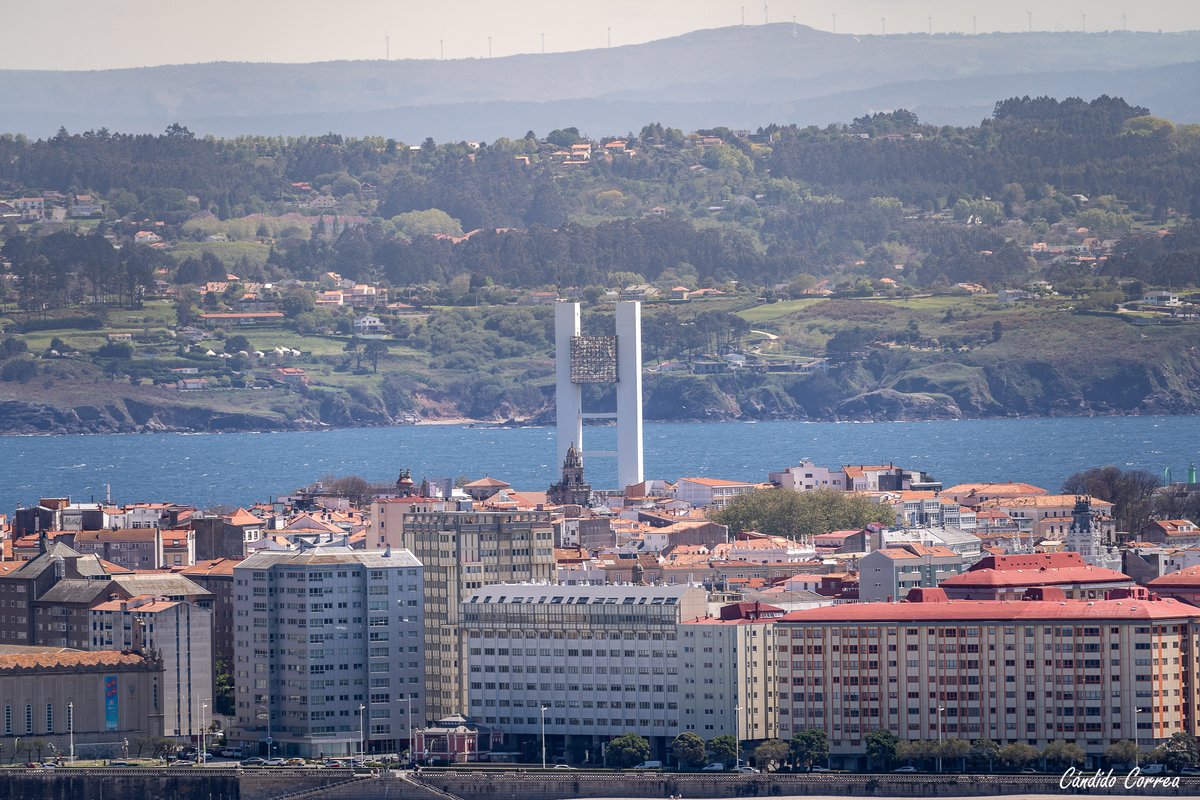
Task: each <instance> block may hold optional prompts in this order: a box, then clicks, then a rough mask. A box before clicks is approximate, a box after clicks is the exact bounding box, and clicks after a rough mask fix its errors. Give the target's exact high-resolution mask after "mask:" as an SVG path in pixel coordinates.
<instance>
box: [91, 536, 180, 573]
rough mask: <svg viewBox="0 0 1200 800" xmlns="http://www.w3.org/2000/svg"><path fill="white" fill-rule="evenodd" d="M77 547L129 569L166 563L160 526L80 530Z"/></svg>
mask: <svg viewBox="0 0 1200 800" xmlns="http://www.w3.org/2000/svg"><path fill="white" fill-rule="evenodd" d="M74 549H75V551H76V552H79V553H82V554H84V555H88V554H94V555H96V556H97V557H99V558H102V559H104V560H105V561H111V562H112V563H114V564H118V565H120V566H122V567H126V568H127V569H162V568H163V567H164V566H166V563H165V562H164V560H163V534H162V531H160V530H158V529H157V528H126V529H117V530H105V531H80V532H79V533H77V534H75V544H74Z"/></svg>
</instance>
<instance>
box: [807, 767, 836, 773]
mask: <svg viewBox="0 0 1200 800" xmlns="http://www.w3.org/2000/svg"><path fill="white" fill-rule="evenodd" d="M808 771H809V772H830V771H831V770H830V769H829V767H816V766H813V767H809V768H808Z"/></svg>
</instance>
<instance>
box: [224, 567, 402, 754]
mask: <svg viewBox="0 0 1200 800" xmlns="http://www.w3.org/2000/svg"><path fill="white" fill-rule="evenodd" d="M233 575H234V601H233V602H234V681H235V683H236V691H235V697H236V698H237V731H236V733H235V734H234V737H233V738H235V739H237V740H240V741H241V742H243V743H245V744H249V745H252V746H254V747H259V748H260V752H262V753H264V754H266V753H273V754H276V755H285V756H301V757H306V758H313V757H319V756H322V755H326V756H332V755H336V756H344V755H352V754H354V753H357V752H359V749H360V746H363V747H364V748H365V749H366V751H368V752H384V753H398V752H402V751H403V750H404V749H405V748H406V747H407V746H408V744H409V738H410V736H411V733H410V729H409V724H410V722H411V723H412V726H413V727H415V726H417V725H419V724H421V723H422V722H423V721H424V719H425V702H424V695H423V693H422V689H421V684H422V675H423V666H424V652H423V651H424V647H423V643H422V638H421V632H422V629H423V624H424V622H423V621H424V616H423V613H422V568H421V563H420V562H419V561H418V560H417V559H416V558H414V557H413V555H412V553H409V552H407V551H404V550H400V549H392V548H388V549H385V550H382V551H363V550H351V549H350V548H348V547H344V546H340V545H332V544H328V545H313V546H309V547H305V548H304V549H302V550H299V551H284V552H280V551H266V550H264V551H259V552H257V553H255V554H253V555H251V556H249V557H248V558H246V559H245V560H244V561H242V562H241V563H240V564H238V565H237V566H235V567H234V570H233Z"/></svg>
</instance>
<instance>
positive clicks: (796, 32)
mask: <svg viewBox="0 0 1200 800" xmlns="http://www.w3.org/2000/svg"><path fill="white" fill-rule="evenodd" d="M799 35H800V34H799V32H798V31H797V30H796V15H795V14H792V36H799Z"/></svg>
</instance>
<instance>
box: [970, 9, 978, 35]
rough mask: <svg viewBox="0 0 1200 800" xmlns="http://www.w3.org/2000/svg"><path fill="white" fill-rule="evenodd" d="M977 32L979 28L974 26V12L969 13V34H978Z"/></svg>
mask: <svg viewBox="0 0 1200 800" xmlns="http://www.w3.org/2000/svg"><path fill="white" fill-rule="evenodd" d="M978 33H979V28H977V27H976V26H975V15H974V14H972V15H971V35H972V36H974V35H976V34H978Z"/></svg>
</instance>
